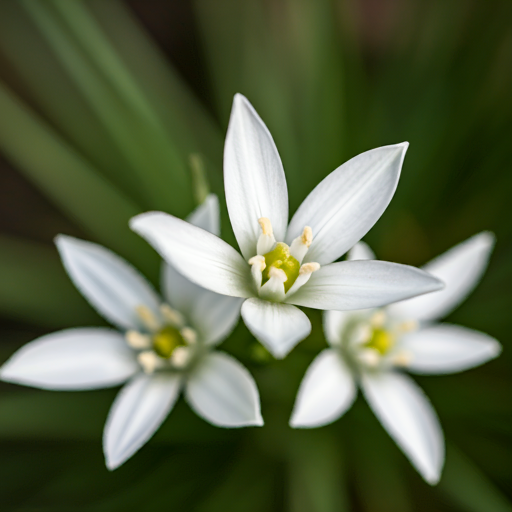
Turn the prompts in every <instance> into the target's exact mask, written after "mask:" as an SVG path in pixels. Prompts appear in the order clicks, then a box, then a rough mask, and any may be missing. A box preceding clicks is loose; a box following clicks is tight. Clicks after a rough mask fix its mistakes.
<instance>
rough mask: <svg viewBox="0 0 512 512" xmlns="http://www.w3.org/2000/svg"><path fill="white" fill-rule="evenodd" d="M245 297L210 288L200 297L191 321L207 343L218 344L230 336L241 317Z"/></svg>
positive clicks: (202, 339)
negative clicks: (220, 292) (222, 292)
mask: <svg viewBox="0 0 512 512" xmlns="http://www.w3.org/2000/svg"><path fill="white" fill-rule="evenodd" d="M242 302H243V299H239V298H238V297H228V296H227V295H219V294H218V293H213V292H210V291H208V290H203V293H202V294H201V296H200V297H199V298H198V300H197V302H196V304H195V307H194V309H193V311H192V315H191V322H192V326H193V327H194V329H196V330H197V331H198V333H199V335H200V339H201V341H202V342H203V343H205V344H207V345H218V344H219V343H220V342H221V341H223V340H224V339H225V338H227V337H228V336H229V334H230V333H231V331H232V330H233V329H234V328H235V326H236V324H237V323H238V319H239V318H240V308H241V307H242Z"/></svg>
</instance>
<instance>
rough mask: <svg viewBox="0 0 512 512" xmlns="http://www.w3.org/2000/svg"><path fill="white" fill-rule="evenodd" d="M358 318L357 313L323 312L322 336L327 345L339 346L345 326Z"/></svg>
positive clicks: (358, 313) (358, 314)
mask: <svg viewBox="0 0 512 512" xmlns="http://www.w3.org/2000/svg"><path fill="white" fill-rule="evenodd" d="M360 316H361V314H360V312H358V311H324V318H323V320H324V322H323V323H324V334H325V338H326V339H327V341H328V342H329V345H331V346H339V345H340V344H341V341H342V337H343V331H344V330H345V328H346V327H347V325H348V324H349V323H351V322H352V321H353V320H355V319H357V318H358V317H360Z"/></svg>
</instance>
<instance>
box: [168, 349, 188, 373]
mask: <svg viewBox="0 0 512 512" xmlns="http://www.w3.org/2000/svg"><path fill="white" fill-rule="evenodd" d="M191 358H192V351H191V350H190V349H189V348H187V347H176V348H175V349H174V351H173V353H172V355H171V363H172V364H173V366H175V367H176V368H183V367H184V366H186V365H187V364H188V363H189V362H190V359H191Z"/></svg>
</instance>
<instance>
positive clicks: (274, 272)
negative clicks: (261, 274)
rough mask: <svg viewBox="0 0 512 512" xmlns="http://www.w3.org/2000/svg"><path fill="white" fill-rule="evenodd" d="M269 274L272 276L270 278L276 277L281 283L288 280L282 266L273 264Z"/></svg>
mask: <svg viewBox="0 0 512 512" xmlns="http://www.w3.org/2000/svg"><path fill="white" fill-rule="evenodd" d="M268 275H269V276H270V279H272V278H275V279H277V280H278V281H280V282H281V283H285V282H286V281H288V276H287V275H286V272H285V271H284V270H283V269H282V268H276V267H273V266H271V267H270V268H269V270H268Z"/></svg>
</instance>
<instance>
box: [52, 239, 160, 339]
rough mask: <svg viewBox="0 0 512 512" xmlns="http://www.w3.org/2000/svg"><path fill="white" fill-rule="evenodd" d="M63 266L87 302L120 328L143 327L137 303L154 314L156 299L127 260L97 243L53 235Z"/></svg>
mask: <svg viewBox="0 0 512 512" xmlns="http://www.w3.org/2000/svg"><path fill="white" fill-rule="evenodd" d="M55 243H56V245H57V248H58V250H59V253H60V256H61V258H62V261H63V263H64V267H65V269H66V271H67V273H68V274H69V276H70V277H71V279H72V281H73V283H74V284H75V286H76V287H77V288H78V290H79V291H80V292H81V293H82V295H83V296H84V297H85V298H86V299H87V300H88V301H89V302H90V303H91V305H92V306H93V307H94V308H95V309H96V310H97V311H98V312H99V313H100V314H101V315H102V316H104V317H105V318H106V319H107V320H108V321H109V322H111V323H112V324H114V325H116V326H117V327H119V328H120V329H140V328H141V327H143V324H142V323H141V320H140V318H139V316H138V315H137V312H136V308H137V306H141V305H142V306H145V307H147V308H149V309H150V310H151V311H152V312H153V313H154V314H156V315H158V307H159V305H160V299H159V297H158V295H157V294H156V292H155V290H154V289H153V288H152V286H151V285H150V284H149V283H148V282H147V281H146V279H145V278H144V277H143V276H142V275H141V274H139V272H137V270H135V269H134V268H133V267H132V266H131V265H130V264H129V263H128V262H126V261H125V260H123V259H122V258H120V257H119V256H117V255H116V254H114V253H113V252H111V251H109V250H108V249H106V248H105V247H102V246H101V245H97V244H93V243H91V242H85V241H83V240H78V239H76V238H72V237H70V236H64V235H59V236H57V237H56V239H55Z"/></svg>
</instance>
